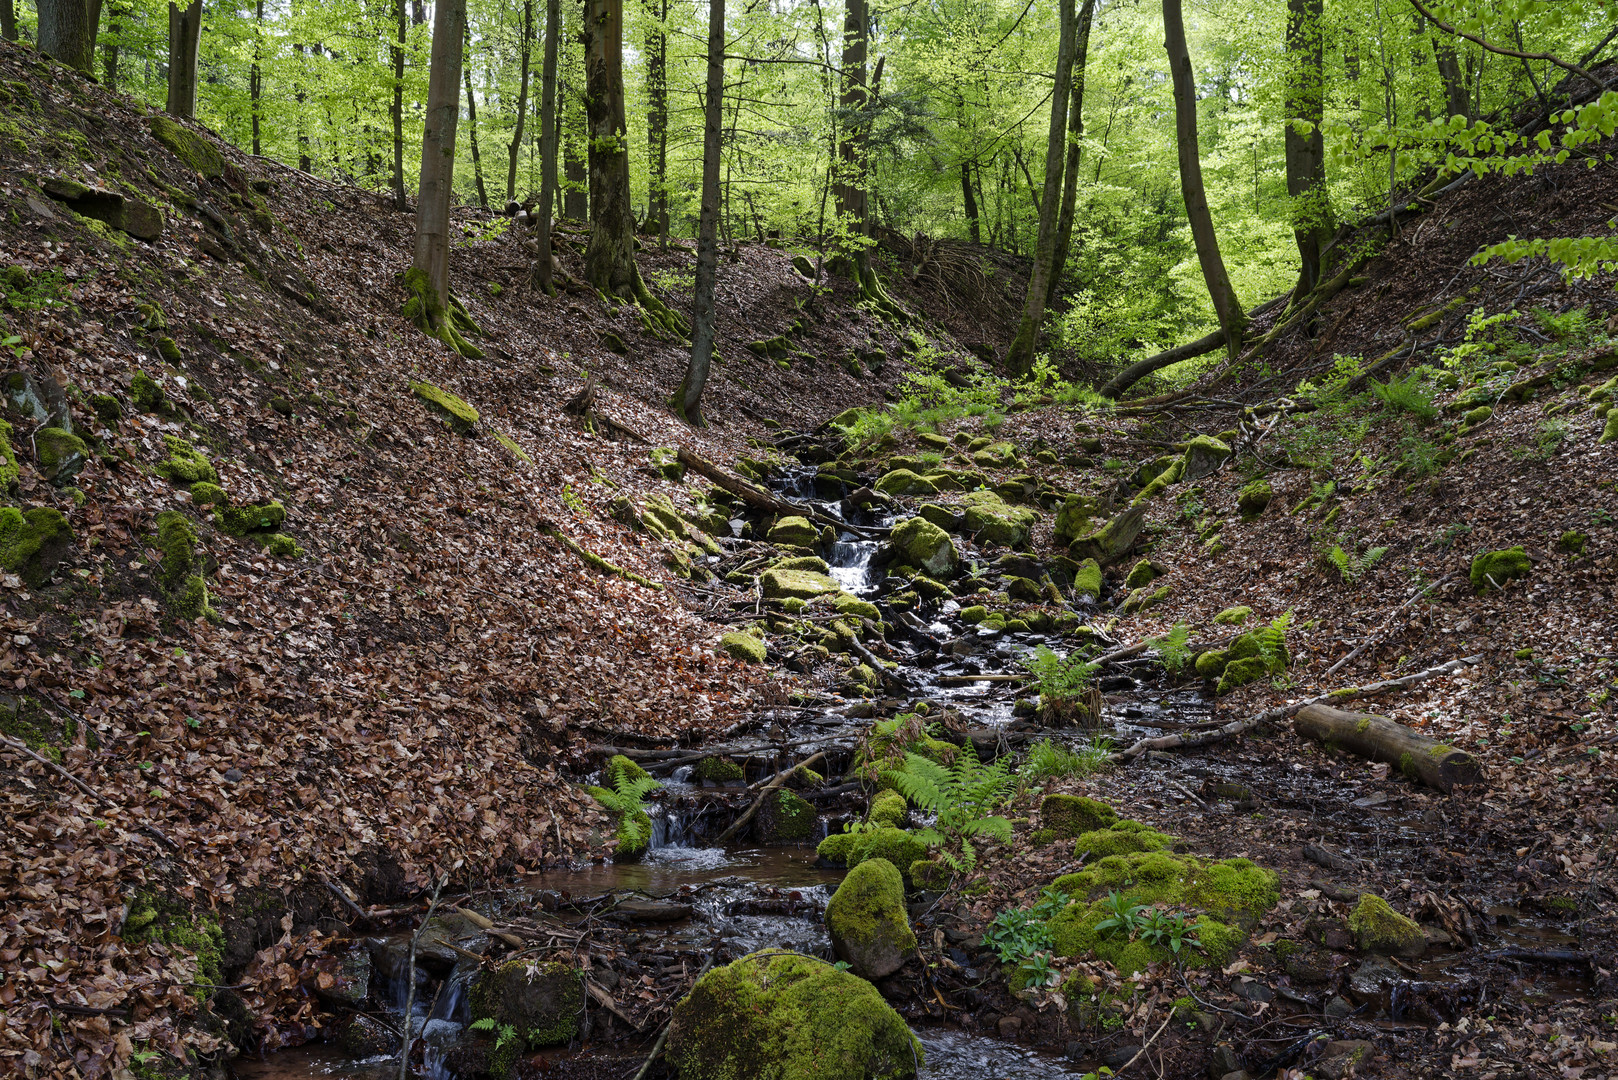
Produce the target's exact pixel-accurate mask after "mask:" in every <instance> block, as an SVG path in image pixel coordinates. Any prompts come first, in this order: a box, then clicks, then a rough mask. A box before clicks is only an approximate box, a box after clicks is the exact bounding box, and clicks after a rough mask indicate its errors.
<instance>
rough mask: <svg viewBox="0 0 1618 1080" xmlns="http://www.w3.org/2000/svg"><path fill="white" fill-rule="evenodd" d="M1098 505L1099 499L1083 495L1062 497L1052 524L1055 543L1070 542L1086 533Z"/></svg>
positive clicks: (1088, 530) (1059, 544) (1061, 544)
mask: <svg viewBox="0 0 1618 1080" xmlns="http://www.w3.org/2000/svg"><path fill="white" fill-rule="evenodd" d="M1100 505H1101V504H1100V501H1099V500H1097V499H1092V498H1086V497H1085V496H1083V495H1069V496H1068V497H1067V498H1066V499H1064V500H1063V501H1062V505H1061V507H1060V508H1059V509H1058V510H1057V511H1056V521H1055V522H1054V523H1053V525H1052V530H1053V535H1054V538H1055V540H1056V543H1057V545H1058V546H1063V545H1067V544H1071V543H1072V542H1073V541H1075V540H1077V539H1078V538H1079V537H1081V536H1084V535H1087V534H1088V533H1089V532H1090V529H1091V518H1093V517H1095V515H1096V514H1097V513H1098V512H1099V508H1100Z"/></svg>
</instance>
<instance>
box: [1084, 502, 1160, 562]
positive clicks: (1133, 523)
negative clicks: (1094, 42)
mask: <svg viewBox="0 0 1618 1080" xmlns="http://www.w3.org/2000/svg"><path fill="white" fill-rule="evenodd" d="M1145 527H1146V508H1145V507H1144V506H1132V507H1130V508H1129V509H1128V510H1125V511H1124V512H1123V513H1121V514H1119V515H1118V516H1117V517H1115V518H1113V519H1112V520H1111V521H1109V522H1107V523H1106V524H1105V525H1103V526H1101V528H1099V529H1097V530H1096V531H1095V532H1093V533H1090V534H1089V535H1088V536H1081V537H1079V538H1078V539H1077V540H1075V541H1073V542H1072V543H1071V544H1069V545H1068V551H1070V552H1071V553H1072V554H1073V557H1074V558H1076V559H1094V560H1095V561H1096V562H1098V563H1100V564H1101V565H1102V566H1106V565H1107V564H1109V563H1115V562H1117V561H1118V560H1119V559H1122V558H1123V557H1124V556H1125V555H1127V554H1129V549H1130V548H1132V547H1134V546H1135V540H1136V538H1137V537H1139V536H1140V534H1141V530H1142V529H1144V528H1145Z"/></svg>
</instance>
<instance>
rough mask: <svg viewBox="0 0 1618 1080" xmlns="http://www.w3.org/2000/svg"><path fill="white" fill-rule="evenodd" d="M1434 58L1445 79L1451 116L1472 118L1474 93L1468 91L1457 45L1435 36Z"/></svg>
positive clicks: (1446, 103)
mask: <svg viewBox="0 0 1618 1080" xmlns="http://www.w3.org/2000/svg"><path fill="white" fill-rule="evenodd" d="M1433 58H1434V59H1435V60H1437V61H1438V75H1439V77H1440V78H1441V79H1443V80H1444V99H1445V105H1446V108H1447V110H1448V113H1447V115H1449V116H1464V117H1466V119H1467V122H1468V123H1470V122H1471V120H1472V95H1471V94H1468V93H1467V92H1466V76H1464V75H1462V74H1461V61H1460V58H1459V57H1458V56H1456V55H1455V46H1454V45H1453V44H1451V43H1449V42H1447V41H1444V40H1442V39H1440V38H1437V37H1434V38H1433Z"/></svg>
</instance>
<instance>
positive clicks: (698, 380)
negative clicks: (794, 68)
mask: <svg viewBox="0 0 1618 1080" xmlns="http://www.w3.org/2000/svg"><path fill="white" fill-rule="evenodd" d="M706 93H707V96H706V97H705V98H704V99H703V102H702V121H703V123H702V211H701V215H700V217H699V218H698V223H697V288H696V297H695V301H694V303H693V304H692V311H691V325H692V333H691V363H690V364H689V365H688V366H687V367H686V369H685V378H684V379H683V380H681V382H680V388H679V390H677V391H675V395H674V411H675V412H676V413H677V414H679V416H680V418H681V419H682V420H684V421H685V422H686V423H688V424H692V425H697V426H700V425H702V423H703V419H702V390H703V387H705V386H706V385H707V384H708V366H709V363H710V362H711V361H712V359H713V296H714V278H715V276H716V274H717V270H718V263H719V157H720V140H719V132H720V126H721V125H722V124H723V122H724V95H725V0H708V84H707V91H706Z"/></svg>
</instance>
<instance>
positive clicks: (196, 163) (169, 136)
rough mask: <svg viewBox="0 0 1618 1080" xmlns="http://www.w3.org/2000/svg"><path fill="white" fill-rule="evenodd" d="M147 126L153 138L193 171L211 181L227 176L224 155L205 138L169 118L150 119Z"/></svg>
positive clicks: (155, 117) (152, 117)
mask: <svg viewBox="0 0 1618 1080" xmlns="http://www.w3.org/2000/svg"><path fill="white" fill-rule="evenodd" d="M146 124H147V126H148V127H149V128H150V129H151V132H152V136H153V137H154V138H155V139H157V141H158V142H160V143H162V144H163V145H164V146H166V147H168V148H169V150H170V151H172V152H173V154H174V156H175V157H177V158H179V159H180V160H181V161H183V162H185V164H186V166H187V167H188V168H190V169H191V170H192V171H194V172H199V173H201V174H202V175H203V176H206V177H207V178H208V179H210V180H216V179H218V178H219V177H221V176H223V175H225V158H224V155H222V154H221V153H220V152H219V150H218V149H217V148H216V147H215V146H214V145H213V144H212V143H210V142H209V141H208V140H207V139H205V138H204V137H203V136H201V135H198V134H197V133H196V132H194V131H192V130H191V129H190V128H187V127H185V126H183V125H181V124H180V123H178V122H176V121H175V120H174V119H173V118H171V117H168V116H151V117H148V118H147V120H146Z"/></svg>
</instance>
